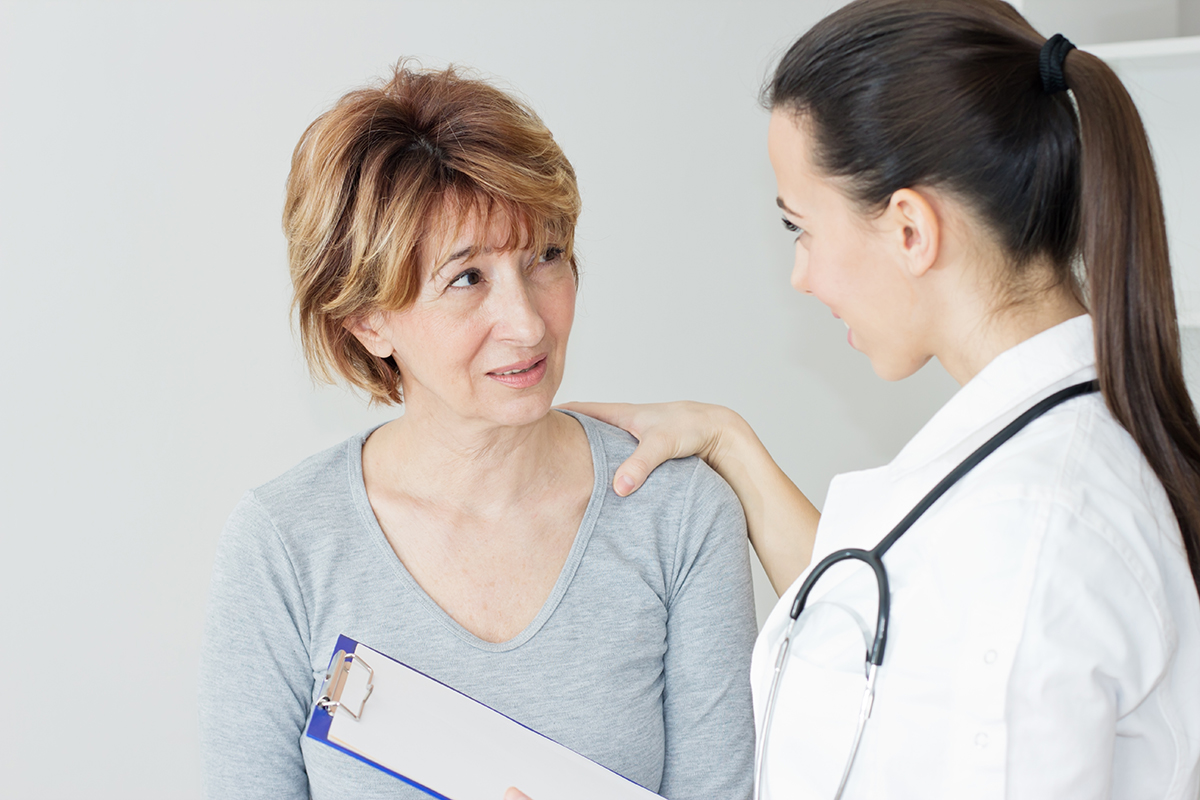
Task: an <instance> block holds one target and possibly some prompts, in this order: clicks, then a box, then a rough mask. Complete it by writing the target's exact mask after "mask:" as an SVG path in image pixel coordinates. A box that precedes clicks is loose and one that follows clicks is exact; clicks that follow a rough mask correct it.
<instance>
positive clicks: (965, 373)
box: [936, 286, 1087, 385]
mask: <svg viewBox="0 0 1200 800" xmlns="http://www.w3.org/2000/svg"><path fill="white" fill-rule="evenodd" d="M1031 295H1032V297H1033V299H1031V300H1029V301H1028V302H1025V303H1021V304H1019V305H1014V306H1012V307H1011V308H1004V307H1001V308H1000V309H997V306H996V304H995V303H994V302H993V303H990V304H989V303H986V302H982V301H981V302H977V303H965V304H960V305H959V306H957V307H955V308H951V309H948V311H947V314H946V317H945V319H946V325H945V326H944V328H943V332H942V336H941V337H940V338H941V340H942V345H943V346H942V347H940V348H939V349H938V351H937V353H936V355H937V357H938V360H939V361H941V362H942V366H944V367H945V368H946V371H947V372H949V373H950V375H951V377H953V378H954V379H955V380H956V381H958V383H959V384H960V385H965V384H966V383H967V382H968V381H970V380H971V379H972V378H974V377H975V376H976V375H978V374H979V372H980V371H981V370H982V369H983V368H984V367H986V366H987V365H988V364H990V363H991V362H992V361H993V360H994V359H995V358H996V357H997V356H999V355H1000V354H1001V353H1003V352H1005V351H1006V350H1009V349H1011V348H1013V347H1016V346H1017V345H1018V344H1020V343H1021V342H1023V341H1025V340H1026V339H1030V338H1032V337H1034V336H1036V335H1038V334H1039V333H1042V332H1043V331H1047V330H1049V329H1050V328H1053V327H1054V326H1055V325H1059V324H1061V323H1063V322H1066V321H1067V320H1069V319H1073V318H1074V317H1078V316H1080V315H1081V314H1086V313H1087V309H1086V308H1084V307H1083V305H1082V304H1081V303H1080V302H1079V300H1078V299H1077V298H1076V297H1075V296H1074V295H1073V294H1072V293H1071V292H1070V291H1069V290H1068V289H1066V288H1065V287H1062V286H1058V287H1055V288H1053V289H1050V290H1048V291H1045V292H1033V293H1031Z"/></svg>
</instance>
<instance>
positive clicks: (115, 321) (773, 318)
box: [0, 0, 955, 798]
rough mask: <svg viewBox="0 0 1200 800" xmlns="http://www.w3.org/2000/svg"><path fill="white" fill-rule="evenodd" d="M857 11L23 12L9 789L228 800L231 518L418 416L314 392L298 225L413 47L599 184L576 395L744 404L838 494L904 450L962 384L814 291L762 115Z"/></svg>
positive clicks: (573, 374)
mask: <svg viewBox="0 0 1200 800" xmlns="http://www.w3.org/2000/svg"><path fill="white" fill-rule="evenodd" d="M838 4H839V3H837V2H836V1H835V0H828V1H826V0H807V1H806V0H754V1H753V2H741V3H738V4H726V3H719V2H702V1H700V0H690V2H689V1H687V0H679V1H678V2H668V1H667V0H659V1H658V2H616V1H614V0H607V1H606V2H604V3H594V4H583V3H566V2H551V1H550V0H545V1H544V2H537V1H536V0H520V1H518V0H511V1H510V2H507V3H504V4H499V3H489V2H462V1H461V0H443V2H439V3H432V2H420V3H418V2H382V1H381V2H369V1H368V0H348V1H344V2H339V3H337V4H333V3H325V4H321V3H304V2H283V0H270V1H269V2H268V1H267V0H264V1H263V2H244V3H236V4H235V3H204V4H201V3H197V2H187V3H148V2H146V3H131V2H116V1H114V2H108V3H104V4H98V3H59V2H53V3H52V2H32V0H30V1H29V2H12V0H8V2H4V3H3V4H0V301H2V303H3V305H2V309H3V310H2V312H0V354H2V357H3V363H4V364H5V367H6V368H5V371H4V376H5V377H4V381H3V384H2V385H0V411H2V412H3V413H0V452H2V453H3V459H2V460H0V536H2V537H3V545H4V553H5V559H4V564H5V565H6V567H7V569H6V570H5V573H6V574H5V578H4V580H3V581H0V608H3V609H4V611H3V614H2V615H0V642H2V643H3V644H2V648H3V649H2V650H0V655H2V656H3V663H5V664H7V665H9V669H10V670H11V671H10V672H9V673H8V674H7V675H6V679H7V681H8V687H9V690H8V692H6V695H5V712H6V713H5V719H6V725H5V726H3V731H2V732H0V775H2V776H3V787H4V790H3V791H4V794H5V795H6V796H14V797H36V798H59V797H63V798H66V797H71V798H74V797H90V798H110V797H112V798H116V797H120V798H161V797H173V798H190V797H196V796H198V795H199V785H200V776H199V769H198V759H197V754H196V732H195V728H196V725H195V708H194V694H195V676H196V658H197V650H198V639H199V632H200V626H201V620H202V617H203V608H204V599H205V594H206V591H207V583H208V575H209V569H210V565H211V557H212V553H213V548H214V546H215V543H216V539H217V536H218V535H219V531H220V528H221V525H222V522H223V520H224V518H225V516H226V514H227V513H228V512H229V510H230V509H231V508H232V507H233V505H234V503H235V502H236V501H237V498H238V496H239V495H240V494H241V492H242V491H244V490H245V489H246V488H247V487H250V486H254V485H256V484H258V483H261V482H262V481H264V480H267V479H269V478H271V477H272V476H274V475H276V474H278V473H279V472H281V471H282V470H284V469H286V468H287V467H289V466H290V465H292V464H293V463H295V462H296V461H297V460H299V459H300V458H302V457H304V456H305V455H307V454H309V453H311V452H313V451H315V450H318V449H320V448H323V447H325V446H328V445H329V444H332V443H334V442H336V441H339V440H341V439H343V438H345V437H346V436H347V435H349V434H350V433H352V432H353V431H355V430H357V429H360V428H362V427H364V426H366V425H368V424H370V423H371V422H373V421H375V420H378V419H381V418H383V417H385V416H387V414H388V412H386V411H383V412H380V411H371V410H368V409H366V408H365V407H364V406H363V404H362V403H361V401H360V400H358V399H357V398H355V397H353V396H350V395H348V394H347V393H345V392H343V391H341V390H339V389H331V388H313V387H312V386H311V384H310V383H309V381H308V379H307V377H306V375H305V371H304V367H303V364H302V362H301V360H300V358H299V355H298V350H297V347H296V342H295V340H294V337H293V336H292V333H291V331H290V329H289V322H288V286H287V280H286V274H285V264H284V252H283V249H284V246H283V239H282V236H281V234H280V232H279V212H280V204H281V201H282V186H283V180H284V177H285V175H286V171H287V165H288V158H289V155H290V152H291V148H292V146H293V145H294V143H295V141H296V139H297V137H298V136H299V134H300V132H301V131H302V130H303V128H304V126H305V125H306V124H307V123H308V122H309V121H310V120H311V119H312V118H313V117H315V116H316V114H318V113H319V112H320V111H322V110H323V109H324V108H326V107H327V106H328V105H329V104H330V103H331V102H332V101H333V100H334V99H336V98H337V97H338V96H339V95H340V94H341V93H342V92H344V91H345V90H346V89H348V88H351V87H353V86H355V85H357V84H360V83H362V82H363V81H364V80H366V79H368V78H371V77H373V76H378V75H381V74H383V73H384V72H385V71H386V70H387V68H388V66H389V64H391V63H392V62H393V61H394V60H395V59H396V58H397V57H398V56H400V55H406V54H407V55H419V56H421V57H423V60H424V61H425V63H426V64H429V65H440V64H443V63H445V62H447V61H454V62H459V63H463V64H469V65H475V66H478V67H480V68H482V69H484V70H486V71H487V72H488V73H490V74H492V75H496V76H501V77H502V78H503V79H504V81H505V83H506V84H507V85H509V86H512V87H516V88H517V89H519V90H520V91H521V92H522V93H523V94H524V95H525V96H526V97H528V98H529V99H530V100H531V101H532V103H533V105H534V106H535V107H536V108H537V109H538V110H539V112H540V113H541V114H542V115H543V116H544V118H545V119H546V121H547V123H548V124H549V126H550V127H551V129H552V130H553V131H554V132H555V133H556V135H557V138H558V139H559V141H560V143H561V144H562V146H563V148H564V149H565V151H566V152H567V154H568V156H569V157H570V158H571V159H572V161H573V162H574V164H575V166H576V169H577V171H578V173H579V176H580V182H581V187H582V192H583V198H584V205H585V211H584V215H583V219H582V221H581V224H580V230H579V238H578V241H579V248H580V250H581V252H582V255H583V259H584V265H585V266H584V274H583V288H582V291H581V295H580V307H579V314H578V319H577V323H576V329H575V333H574V337H573V340H572V349H571V364H570V367H569V372H568V376H567V379H566V382H565V384H564V386H563V390H562V393H561V395H560V397H561V399H573V398H574V399H623V400H665V399H674V398H680V397H690V398H696V399H703V400H708V401H713V402H720V403H725V404H728V405H731V406H733V407H734V408H736V409H738V410H739V411H741V412H742V413H743V414H744V415H745V416H746V417H747V418H748V419H749V420H750V421H751V423H752V424H754V425H755V427H756V428H757V430H758V431H759V433H760V435H761V436H762V438H763V439H764V440H765V441H766V442H767V443H768V444H769V445H770V446H771V447H772V450H773V452H775V454H776V456H777V458H778V460H779V461H780V463H781V465H782V466H783V467H784V469H785V470H787V471H788V473H789V474H790V475H791V476H792V477H793V478H794V479H795V480H796V482H797V483H798V484H799V485H800V487H801V488H802V489H804V490H805V491H806V492H808V493H809V494H810V496H812V497H813V498H814V500H816V501H817V502H818V503H819V502H820V501H821V499H822V498H823V497H824V494H825V489H826V486H827V484H828V481H829V479H830V477H831V476H832V475H833V474H835V473H837V472H840V471H845V470H847V469H852V468H860V467H863V466H867V465H874V464H879V463H883V462H885V461H886V460H888V459H889V458H890V457H891V456H892V455H894V453H895V452H896V451H897V450H898V449H899V448H900V446H901V445H902V444H903V442H904V441H906V440H907V439H908V438H909V437H910V436H911V435H912V434H913V433H914V432H915V431H916V430H917V429H918V428H919V426H920V425H921V423H922V422H923V421H924V420H925V419H927V418H928V417H929V416H930V415H931V414H932V413H933V411H934V410H936V408H937V407H938V406H940V405H941V403H942V402H944V400H945V399H946V398H947V397H948V396H949V395H950V394H951V393H952V391H953V390H954V388H955V387H954V385H953V383H952V382H951V381H950V379H949V378H948V377H947V376H946V375H945V374H944V373H943V372H942V371H941V370H940V368H938V367H937V366H936V365H932V366H930V367H928V368H926V369H925V370H924V371H922V372H921V373H919V374H918V375H917V376H915V377H914V378H912V379H910V380H908V381H904V382H902V383H898V384H885V383H882V382H880V381H878V380H877V379H876V378H875V377H874V375H873V373H872V372H871V370H870V366H869V364H868V363H867V362H866V360H865V359H863V358H860V357H857V356H856V355H855V354H853V353H848V352H847V351H846V347H845V332H844V328H843V327H842V325H841V324H840V323H839V322H838V321H837V320H835V319H833V318H832V317H831V316H830V315H829V314H828V312H827V311H825V310H824V309H823V308H822V307H820V306H819V305H818V304H816V302H815V301H812V300H806V299H805V298H803V297H800V296H798V295H796V294H795V293H793V292H791V291H790V290H789V288H788V285H787V278H788V273H789V269H790V239H789V237H788V236H787V235H786V234H785V233H784V232H783V231H782V229H781V228H780V226H779V223H778V214H777V211H776V209H775V206H774V195H775V191H774V183H773V179H772V177H771V173H770V168H769V165H768V163H767V160H766V155H765V147H764V139H765V127H766V115H765V113H764V112H762V111H761V110H760V109H759V108H758V107H757V104H756V92H757V90H758V88H759V85H760V81H761V79H762V77H763V75H764V74H765V72H766V70H767V69H768V67H769V66H770V64H771V63H772V61H773V57H774V56H775V55H777V54H778V52H779V51H780V48H782V47H784V46H786V45H787V44H788V43H789V42H790V41H791V40H792V38H794V36H795V35H796V34H798V33H799V32H800V31H802V30H804V29H805V28H806V27H808V26H809V25H810V24H811V23H812V22H813V21H815V20H816V19H817V18H819V17H820V16H821V15H823V14H824V13H825V12H827V11H828V10H830V9H831V8H833V7H835V6H836V5H838ZM762 588H763V587H761V586H760V589H762ZM766 591H769V590H766ZM764 599H765V596H764Z"/></svg>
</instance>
